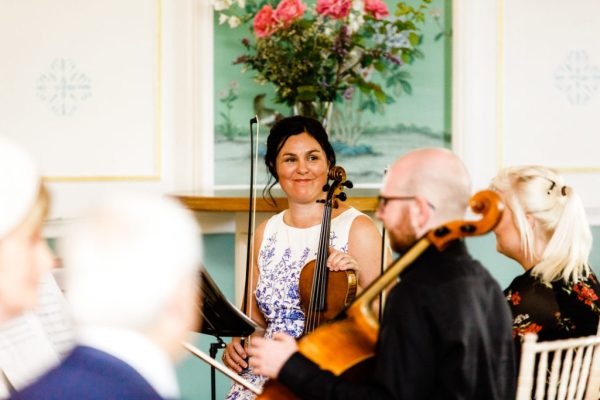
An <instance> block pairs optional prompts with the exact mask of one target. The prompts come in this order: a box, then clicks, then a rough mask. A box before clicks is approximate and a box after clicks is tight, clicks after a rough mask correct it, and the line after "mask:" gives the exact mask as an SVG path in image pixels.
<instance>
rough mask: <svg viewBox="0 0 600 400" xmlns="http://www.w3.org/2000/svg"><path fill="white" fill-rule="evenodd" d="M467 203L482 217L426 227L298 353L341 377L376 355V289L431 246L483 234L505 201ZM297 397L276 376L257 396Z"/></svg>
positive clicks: (482, 195) (479, 197)
mask: <svg viewBox="0 0 600 400" xmlns="http://www.w3.org/2000/svg"><path fill="white" fill-rule="evenodd" d="M469 204H470V207H471V209H472V211H473V212H474V213H477V214H481V215H482V218H481V219H480V220H478V221H464V220H459V221H452V222H448V223H446V224H443V225H442V226H440V227H438V228H436V229H433V230H431V231H429V232H428V233H427V234H426V235H425V236H424V237H422V238H421V239H420V240H419V241H417V242H416V243H415V244H414V245H413V246H412V247H411V248H410V249H409V250H408V251H407V252H406V253H405V254H404V255H402V256H401V257H399V258H398V259H397V260H396V261H394V262H393V263H392V264H391V265H390V266H389V267H388V269H387V270H386V272H385V273H384V274H383V275H381V276H380V277H379V278H378V279H377V280H375V281H374V282H372V283H371V285H369V286H368V287H367V288H366V289H365V290H364V291H363V292H362V293H361V294H360V295H359V296H358V297H357V298H356V299H355V300H354V301H353V302H352V303H351V304H350V305H349V306H348V307H347V308H346V309H345V310H343V311H342V312H341V313H340V314H339V315H338V316H337V317H336V318H335V319H334V320H333V321H331V322H330V323H327V324H324V325H321V326H320V327H319V328H317V329H316V330H315V331H313V332H312V333H311V334H309V335H306V336H304V337H303V338H301V339H300V340H299V341H298V351H299V352H300V353H301V354H303V355H304V356H305V357H307V358H308V359H310V360H312V361H313V362H314V363H316V364H317V365H318V366H319V367H320V368H322V369H325V370H329V371H331V372H332V373H333V374H335V375H338V376H342V377H344V376H348V375H351V374H352V372H353V369H355V368H358V367H360V365H361V364H363V363H366V362H368V361H369V360H370V359H371V358H372V357H373V356H374V353H375V345H376V342H377V336H378V333H379V321H378V319H377V316H376V315H374V313H373V311H372V307H371V305H372V303H373V301H374V300H375V299H376V298H377V296H378V295H379V293H380V292H382V291H383V290H384V289H385V288H386V287H387V286H388V284H390V283H391V282H392V281H393V280H394V279H396V277H398V276H399V275H400V274H401V273H402V271H403V270H404V269H405V268H406V267H408V266H409V265H410V264H411V263H413V262H414V261H415V260H416V259H417V258H418V257H419V256H420V255H421V254H422V253H423V252H424V251H425V250H427V249H428V248H429V247H430V246H432V245H433V246H435V248H436V249H437V250H438V251H443V250H444V249H445V248H446V247H447V246H448V244H449V243H450V242H452V241H453V240H456V239H460V238H464V237H467V236H477V235H482V234H484V233H487V232H489V231H491V230H492V229H494V227H495V226H496V225H497V224H498V222H499V221H500V217H501V215H502V210H503V204H502V202H501V201H500V197H499V195H498V194H497V193H495V192H492V191H490V190H484V191H481V192H478V193H476V194H475V195H474V196H473V197H472V198H471V200H470V202H469ZM340 349H343V351H340ZM296 398H297V397H296V396H295V395H294V394H293V393H292V392H291V391H290V390H289V389H287V387H285V386H284V385H282V384H281V383H279V382H277V380H269V381H267V383H266V384H265V386H264V387H263V391H262V393H261V395H259V396H258V399H259V400H270V399H296Z"/></svg>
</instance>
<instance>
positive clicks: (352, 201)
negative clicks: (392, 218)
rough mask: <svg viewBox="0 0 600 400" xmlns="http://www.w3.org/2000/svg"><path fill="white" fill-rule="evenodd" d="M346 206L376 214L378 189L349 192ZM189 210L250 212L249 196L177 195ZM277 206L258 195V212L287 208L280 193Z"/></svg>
mask: <svg viewBox="0 0 600 400" xmlns="http://www.w3.org/2000/svg"><path fill="white" fill-rule="evenodd" d="M346 194H347V195H348V200H346V204H348V205H350V206H352V207H354V208H356V209H358V210H359V211H362V212H375V211H376V210H377V195H378V194H379V190H377V189H352V190H347V191H346ZM174 197H176V198H177V199H179V200H180V201H181V202H182V203H183V204H184V205H185V206H186V207H187V208H189V209H190V210H192V211H199V212H200V211H202V212H248V194H247V193H242V191H239V190H237V191H236V190H221V191H213V192H210V193H181V194H179V193H178V194H175V195H174ZM274 198H275V201H276V203H277V204H276V206H273V205H271V204H270V203H269V202H267V200H265V199H263V198H262V195H261V194H260V193H258V194H257V199H256V211H258V212H279V211H282V210H284V209H286V208H287V199H286V198H285V197H283V196H282V195H281V193H280V192H278V193H275V194H274Z"/></svg>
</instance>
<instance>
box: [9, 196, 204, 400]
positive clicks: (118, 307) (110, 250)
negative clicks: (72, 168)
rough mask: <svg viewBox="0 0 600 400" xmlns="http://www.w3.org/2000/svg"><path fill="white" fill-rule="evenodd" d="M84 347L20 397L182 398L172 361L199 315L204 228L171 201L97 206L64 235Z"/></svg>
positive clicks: (125, 200) (115, 201)
mask: <svg viewBox="0 0 600 400" xmlns="http://www.w3.org/2000/svg"><path fill="white" fill-rule="evenodd" d="M63 254H64V263H65V274H66V277H65V278H66V279H65V280H66V282H65V289H66V295H67V299H68V300H69V303H70V304H71V308H72V313H73V317H74V320H75V324H76V328H77V336H78V345H77V346H76V347H75V349H74V350H73V351H72V352H71V353H70V355H68V356H67V357H66V358H65V359H64V360H63V361H62V362H61V364H60V365H59V366H58V367H56V368H55V369H53V370H51V371H50V372H48V373H47V374H46V375H44V376H42V377H41V378H40V379H39V380H38V381H36V382H34V383H33V384H32V385H31V386H29V387H27V388H25V389H24V390H22V391H20V392H17V393H16V394H15V395H14V399H44V400H52V399H56V400H58V399H61V400H69V399H73V400H74V399H98V400H99V399H167V398H169V399H175V398H178V397H179V388H178V385H177V380H176V376H175V370H174V362H175V361H176V360H177V359H178V358H179V356H181V352H182V346H181V341H182V340H184V339H185V338H186V337H187V335H188V334H189V331H192V330H195V329H196V328H197V325H198V320H199V314H200V313H199V308H198V303H197V301H198V290H199V287H198V286H199V282H198V278H199V267H200V262H201V248H200V232H199V229H198V226H197V224H196V222H195V220H194V218H193V216H192V215H191V213H190V212H189V211H188V210H186V209H184V208H183V206H181V205H180V204H179V203H177V202H176V201H175V200H173V199H169V198H166V197H163V196H159V195H148V194H146V195H141V194H135V195H134V194H126V195H118V196H114V197H110V198H109V199H107V200H105V201H104V202H102V203H100V204H99V205H97V206H96V207H95V208H93V209H92V211H91V212H90V213H89V214H88V215H87V217H85V218H83V219H82V220H81V221H80V222H79V223H77V224H76V226H75V227H74V228H73V231H72V232H71V234H70V235H69V236H68V237H67V239H66V240H65V242H64V251H63Z"/></svg>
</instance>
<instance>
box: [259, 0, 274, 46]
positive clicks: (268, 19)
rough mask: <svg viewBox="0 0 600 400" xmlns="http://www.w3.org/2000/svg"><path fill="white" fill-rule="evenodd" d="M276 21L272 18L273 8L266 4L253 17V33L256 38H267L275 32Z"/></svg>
mask: <svg viewBox="0 0 600 400" xmlns="http://www.w3.org/2000/svg"><path fill="white" fill-rule="evenodd" d="M276 24H277V21H276V20H275V18H273V7H271V5H269V4H266V5H264V6H263V8H261V9H260V11H259V12H257V13H256V16H255V17H254V33H255V34H256V36H257V37H259V38H262V37H267V36H271V34H272V33H273V32H274V31H275V25H276Z"/></svg>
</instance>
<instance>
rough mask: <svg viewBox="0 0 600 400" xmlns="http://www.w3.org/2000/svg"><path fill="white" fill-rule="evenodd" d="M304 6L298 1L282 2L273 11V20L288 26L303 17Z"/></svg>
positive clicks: (286, 0)
mask: <svg viewBox="0 0 600 400" xmlns="http://www.w3.org/2000/svg"><path fill="white" fill-rule="evenodd" d="M305 9H306V4H304V3H303V2H302V1H300V0H282V1H281V2H280V3H279V5H277V8H276V9H275V19H276V20H277V21H280V22H283V24H284V25H289V24H290V23H292V22H293V21H295V20H297V19H298V18H300V17H302V15H304V10H305Z"/></svg>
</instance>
